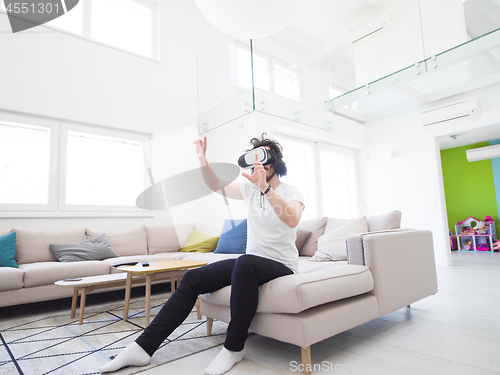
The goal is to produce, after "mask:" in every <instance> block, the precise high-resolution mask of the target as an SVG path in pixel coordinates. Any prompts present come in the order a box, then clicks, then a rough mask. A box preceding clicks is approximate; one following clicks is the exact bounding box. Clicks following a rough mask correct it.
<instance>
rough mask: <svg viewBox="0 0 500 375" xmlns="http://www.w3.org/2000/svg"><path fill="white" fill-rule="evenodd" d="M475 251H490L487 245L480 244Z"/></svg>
mask: <svg viewBox="0 0 500 375" xmlns="http://www.w3.org/2000/svg"><path fill="white" fill-rule="evenodd" d="M477 251H490V247H489V246H488V244H487V243H481V244H479V245H478V246H477Z"/></svg>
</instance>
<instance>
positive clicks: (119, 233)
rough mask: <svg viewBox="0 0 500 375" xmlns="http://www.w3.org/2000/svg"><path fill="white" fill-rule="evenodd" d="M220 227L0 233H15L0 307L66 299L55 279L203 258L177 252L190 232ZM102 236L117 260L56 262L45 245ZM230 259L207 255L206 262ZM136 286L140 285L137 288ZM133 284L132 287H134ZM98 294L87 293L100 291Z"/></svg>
mask: <svg viewBox="0 0 500 375" xmlns="http://www.w3.org/2000/svg"><path fill="white" fill-rule="evenodd" d="M221 227H222V223H221V224H220V225H218V224H192V223H186V224H180V225H176V226H175V227H174V226H172V225H170V226H148V225H142V226H136V227H129V228H123V229H117V230H107V231H106V230H96V229H92V228H74V229H61V230H39V229H24V228H12V229H10V230H0V236H2V235H5V234H8V233H10V232H16V256H15V260H16V263H17V264H18V265H19V268H10V267H0V307H3V306H13V305H20V304H25V303H32V302H41V301H49V300H54V299H60V298H66V297H71V296H72V293H73V290H72V288H61V287H59V286H56V285H54V282H55V281H58V280H64V279H70V278H76V277H86V276H96V275H105V274H109V273H119V272H121V271H119V270H117V269H116V268H115V267H113V266H112V265H113V264H116V263H121V262H130V261H141V262H142V261H148V262H152V261H155V260H156V261H158V260H170V259H193V260H196V259H197V258H198V257H200V258H202V259H205V258H206V257H204V256H203V255H204V254H195V253H184V252H179V250H180V249H181V246H180V245H179V244H181V245H182V244H184V243H185V242H186V241H187V239H188V238H189V236H190V234H191V232H192V231H193V229H195V228H196V229H198V230H199V231H200V232H202V233H205V234H209V235H214V236H215V235H220V231H221ZM101 233H106V236H107V238H108V240H109V242H110V244H111V247H112V249H113V250H114V251H115V252H116V253H117V254H118V255H119V256H120V257H119V258H109V259H105V260H102V261H85V262H58V261H57V260H56V258H55V257H54V255H53V254H52V252H51V251H50V244H54V243H63V242H75V241H83V240H86V239H88V238H92V237H95V236H96V235H98V234H101ZM228 257H233V255H226V254H210V260H209V261H210V262H211V261H216V260H220V259H225V258H228ZM138 285H140V284H138ZM136 286H137V285H136ZM103 291H105V290H98V291H95V292H92V293H101V292H103Z"/></svg>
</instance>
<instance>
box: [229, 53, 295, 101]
mask: <svg viewBox="0 0 500 375" xmlns="http://www.w3.org/2000/svg"><path fill="white" fill-rule="evenodd" d="M229 62H230V76H231V84H233V85H235V86H239V87H241V88H244V89H250V88H251V87H252V68H251V67H252V55H251V54H250V51H249V50H248V49H244V48H241V47H234V48H233V49H231V50H230V52H229ZM253 81H254V85H255V88H258V89H261V90H265V91H269V92H272V93H274V94H277V95H280V96H284V97H286V98H289V99H293V100H296V101H300V79H299V74H298V71H297V70H294V69H290V68H287V67H286V66H285V64H283V63H281V62H279V61H277V60H276V59H274V58H272V57H270V56H267V55H265V54H261V53H256V52H255V50H254V51H253Z"/></svg>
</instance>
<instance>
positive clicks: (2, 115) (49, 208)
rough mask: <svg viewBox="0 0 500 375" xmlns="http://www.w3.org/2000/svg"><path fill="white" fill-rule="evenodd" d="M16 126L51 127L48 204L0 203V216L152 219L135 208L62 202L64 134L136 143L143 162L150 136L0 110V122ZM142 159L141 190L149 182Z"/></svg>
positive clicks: (65, 150)
mask: <svg viewBox="0 0 500 375" xmlns="http://www.w3.org/2000/svg"><path fill="white" fill-rule="evenodd" d="M1 122H7V123H9V122H10V123H18V124H25V125H35V126H43V127H48V128H50V167H49V181H48V185H49V186H48V189H49V192H48V197H49V199H48V203H47V204H29V203H26V204H23V203H15V204H8V203H6V204H0V217H2V218H8V217H23V218H27V217H154V212H153V211H151V210H144V209H140V208H138V207H136V206H101V205H81V206H80V205H67V204H66V203H65V198H66V197H65V188H66V181H65V171H66V152H67V132H68V131H70V130H71V131H80V132H86V133H92V134H96V135H104V136H111V137H116V138H125V139H131V140H136V141H139V142H142V143H143V152H144V156H145V159H146V158H147V159H148V160H150V155H149V154H150V151H149V150H147V149H146V147H145V145H146V144H147V142H149V141H151V139H152V134H150V133H142V132H137V131H132V130H124V129H117V128H111V127H104V126H99V125H93V124H84V123H76V122H73V121H67V120H60V119H49V118H42V117H39V116H30V115H26V114H14V113H8V112H3V111H0V123H1ZM146 162H147V161H146V160H144V189H146V188H147V187H148V186H149V185H150V184H151V181H150V180H149V174H148V168H147V164H146Z"/></svg>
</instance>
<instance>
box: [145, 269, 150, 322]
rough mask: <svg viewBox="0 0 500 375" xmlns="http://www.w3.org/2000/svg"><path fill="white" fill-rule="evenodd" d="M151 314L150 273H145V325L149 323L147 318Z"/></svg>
mask: <svg viewBox="0 0 500 375" xmlns="http://www.w3.org/2000/svg"><path fill="white" fill-rule="evenodd" d="M150 314H151V275H150V274H148V275H146V323H145V324H146V325H145V326H144V327H147V326H148V325H149V318H150Z"/></svg>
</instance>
